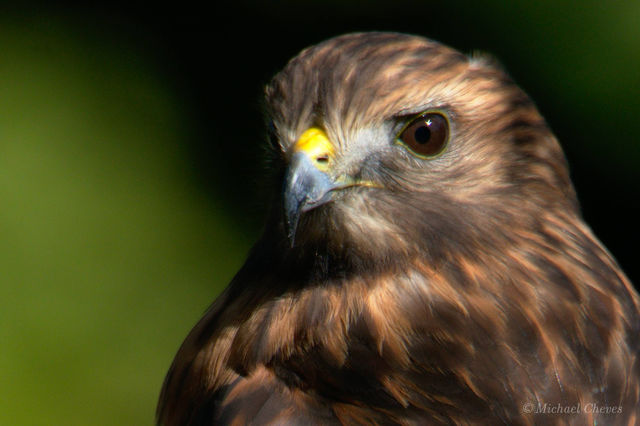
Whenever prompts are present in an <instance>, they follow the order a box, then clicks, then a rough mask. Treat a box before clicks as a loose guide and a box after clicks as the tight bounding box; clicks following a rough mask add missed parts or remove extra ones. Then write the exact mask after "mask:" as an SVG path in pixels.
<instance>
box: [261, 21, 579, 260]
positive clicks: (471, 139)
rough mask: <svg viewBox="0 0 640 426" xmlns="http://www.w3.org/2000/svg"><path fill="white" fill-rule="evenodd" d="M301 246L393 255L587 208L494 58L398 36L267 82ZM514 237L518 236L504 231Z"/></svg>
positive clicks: (291, 227)
mask: <svg viewBox="0 0 640 426" xmlns="http://www.w3.org/2000/svg"><path fill="white" fill-rule="evenodd" d="M266 98H267V108H268V114H269V117H270V119H271V130H272V133H273V135H272V136H273V137H272V138H271V139H272V141H273V148H274V151H275V152H276V157H277V160H276V161H279V162H280V163H281V165H282V167H283V170H285V171H284V173H282V176H283V182H282V183H281V184H280V185H281V186H279V188H282V190H281V193H280V194H281V195H280V199H279V201H278V203H277V206H278V208H277V209H276V211H277V212H278V213H277V214H275V215H274V218H276V219H274V220H277V221H280V222H281V225H282V226H280V229H281V230H282V233H283V235H284V236H285V238H286V240H287V241H288V242H289V244H290V247H291V248H292V250H305V248H312V249H313V251H315V252H317V251H318V250H319V248H321V249H322V250H324V251H328V252H330V253H334V254H335V253H342V254H343V255H345V253H348V256H356V257H358V256H359V257H361V258H366V259H370V260H373V261H374V262H379V261H384V260H386V259H388V258H389V256H390V253H393V254H394V256H395V257H396V258H397V257H398V253H403V254H405V255H406V256H405V257H406V258H410V257H411V256H412V255H413V254H416V253H420V254H421V255H422V256H427V257H430V258H432V259H433V260H434V261H435V260H436V258H438V257H442V256H443V255H446V252H447V247H452V246H455V247H456V248H457V249H460V248H462V249H464V247H466V246H468V245H469V244H472V245H475V246H477V245H479V244H484V243H486V244H489V243H490V241H483V239H487V238H491V236H492V235H495V234H496V231H495V230H496V229H497V228H502V229H508V226H507V227H505V224H510V225H512V226H534V225H533V224H532V223H530V222H531V221H532V219H535V216H536V213H535V212H537V211H540V210H541V209H548V210H552V209H554V208H562V209H564V210H567V209H574V210H575V209H577V203H576V200H575V195H574V191H573V188H572V185H571V182H570V180H569V175H568V170H567V166H566V162H565V159H564V155H563V153H562V150H561V148H560V146H559V145H558V143H557V141H556V139H555V138H554V136H553V135H552V133H551V132H550V131H549V129H548V128H547V126H546V124H545V122H544V120H543V118H542V117H541V115H540V114H539V113H538V111H537V109H536V108H535V106H534V104H533V103H532V102H531V101H530V100H529V98H528V97H527V96H526V95H525V94H524V92H523V91H522V90H521V89H520V88H518V87H517V86H516V85H515V84H514V83H513V82H512V81H511V79H510V78H509V77H507V75H506V74H505V73H504V72H503V71H502V70H501V69H500V67H498V66H496V64H495V63H493V61H491V60H488V59H487V58H484V57H468V56H465V55H463V54H461V53H459V52H457V51H455V50H453V49H451V48H448V47H446V46H443V45H441V44H439V43H436V42H433V41H430V40H427V39H424V38H421V37H416V36H409V35H404V34H395V33H360V34H349V35H345V36H341V37H337V38H334V39H331V40H328V41H326V42H323V43H321V44H319V45H316V46H313V47H311V48H308V49H306V50H304V51H302V52H301V53H300V54H299V55H298V56H297V57H295V58H294V59H292V60H291V61H290V62H289V63H288V64H287V66H286V67H285V68H284V69H283V70H282V71H281V72H280V73H279V74H277V75H276V76H275V77H274V78H273V80H272V82H271V83H270V84H269V85H268V86H267V88H266ZM505 237H508V236H505Z"/></svg>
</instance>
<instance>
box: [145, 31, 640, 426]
mask: <svg viewBox="0 0 640 426" xmlns="http://www.w3.org/2000/svg"><path fill="white" fill-rule="evenodd" d="M266 101H267V102H266V103H267V112H268V117H269V118H270V125H269V128H270V135H271V137H270V141H271V142H270V147H271V151H272V157H273V158H272V162H273V164H274V167H273V169H274V176H275V180H276V184H275V185H273V201H274V202H273V204H272V207H271V209H270V212H269V215H268V219H267V223H266V227H265V229H264V233H263V234H262V236H261V238H260V239H259V241H258V242H257V243H256V244H255V246H254V247H253V249H252V250H251V252H250V254H249V256H248V259H247V260H246V263H245V264H244V266H243V267H242V268H241V269H240V271H239V272H238V273H237V275H236V276H235V277H234V279H233V280H232V282H231V283H230V285H229V286H228V287H227V289H226V290H225V291H224V292H223V293H222V294H221V295H220V296H219V297H218V299H217V300H216V301H215V302H214V303H213V305H212V306H211V307H210V308H209V310H208V311H207V312H206V314H205V315H204V317H203V318H202V319H201V320H200V322H199V323H198V324H197V325H196V326H195V328H194V329H193V330H192V331H191V333H190V334H189V336H188V337H187V338H186V340H185V341H184V343H183V344H182V347H181V348H180V350H179V352H178V354H177V355H176V357H175V360H174V362H173V365H172V366H171V368H170V370H169V372H168V374H167V377H166V379H165V383H164V387H163V389H162V393H161V396H160V402H159V407H158V412H157V416H158V422H159V424H162V425H166V426H173V425H212V424H216V425H242V424H254V425H258V424H274V425H275V424H278V425H281V424H292V425H310V424H328V425H329V424H343V425H351V424H378V425H394V424H396V425H418V424H421V425H422V424H428V425H439V424H490V425H496V424H509V425H511V424H518V425H533V424H543V423H544V424H574V425H587V424H589V425H603V424H606V425H632V424H636V422H638V421H640V420H639V419H640V408H639V401H640V388H639V384H640V364H639V362H638V354H639V353H640V346H639V344H640V341H639V338H640V333H639V332H640V316H639V307H640V299H639V297H638V294H637V293H636V292H635V290H634V289H633V286H632V284H631V283H630V282H629V280H628V279H627V278H626V277H625V275H624V273H623V272H622V271H621V269H620V268H619V266H618V265H617V264H616V261H615V260H614V259H613V257H612V256H611V255H610V254H609V252H608V251H607V249H606V248H605V247H604V246H603V245H602V244H601V243H600V242H599V241H598V239H597V238H596V237H595V236H594V235H593V233H592V231H591V230H590V229H589V227H588V226H587V225H586V224H585V222H584V221H583V219H582V216H581V213H580V208H579V204H578V201H577V199H576V194H575V192H574V188H573V186H572V183H571V181H570V178H569V172H568V168H567V164H566V160H565V157H564V154H563V152H562V150H561V148H560V145H559V144H558V141H557V140H556V138H555V137H554V135H553V133H552V132H551V131H550V130H549V128H548V127H547V125H546V124H545V121H544V119H543V118H542V117H541V115H540V113H539V112H538V111H537V109H536V107H535V105H534V104H533V102H532V101H531V100H530V99H529V97H527V95H526V94H525V93H524V92H523V91H522V90H521V89H520V88H519V87H518V86H517V85H516V84H515V83H514V82H513V81H512V80H511V79H510V78H509V77H508V76H507V75H506V74H505V73H504V72H503V71H502V70H501V69H499V67H497V66H496V65H495V64H494V63H493V61H490V60H487V59H485V58H482V57H467V56H465V55H463V54H461V53H459V52H457V51H455V50H453V49H451V48H448V47H446V46H443V45H442V44H439V43H437V42H434V41H431V40H427V39H424V38H421V37H417V36H410V35H403V34H395V33H359V34H349V35H344V36H340V37H337V38H333V39H330V40H328V41H325V42H323V43H320V44H318V45H316V46H313V47H310V48H307V49H306V50H303V51H302V52H301V53H300V54H299V55H298V56H297V57H295V58H294V59H292V60H291V61H290V62H289V63H288V64H287V65H286V67H285V68H284V69H283V70H282V71H281V72H280V73H278V74H277V75H276V76H275V77H274V78H273V80H272V81H271V83H270V84H269V85H268V86H267V88H266Z"/></svg>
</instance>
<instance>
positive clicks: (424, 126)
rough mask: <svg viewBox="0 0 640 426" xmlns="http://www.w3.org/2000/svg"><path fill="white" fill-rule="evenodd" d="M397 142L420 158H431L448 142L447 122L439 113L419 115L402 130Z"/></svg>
mask: <svg viewBox="0 0 640 426" xmlns="http://www.w3.org/2000/svg"><path fill="white" fill-rule="evenodd" d="M398 141H399V142H400V143H402V144H403V145H405V146H406V147H407V148H409V150H410V151H411V153H412V154H415V155H416V156H418V157H420V158H433V157H435V156H436V155H438V154H440V153H441V152H442V151H443V150H444V148H445V146H446V145H447V142H448V141H449V122H448V121H447V119H446V118H445V117H444V116H443V115H442V114H440V113H435V112H427V113H423V114H420V115H419V116H418V117H417V118H415V119H414V120H413V121H411V122H410V123H409V124H407V125H406V126H405V127H404V128H403V129H402V131H401V132H400V133H399V135H398Z"/></svg>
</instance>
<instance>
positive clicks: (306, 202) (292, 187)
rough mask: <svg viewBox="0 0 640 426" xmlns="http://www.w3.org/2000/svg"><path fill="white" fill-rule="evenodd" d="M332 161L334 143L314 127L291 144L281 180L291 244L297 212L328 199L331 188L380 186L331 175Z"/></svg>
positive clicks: (296, 221)
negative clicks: (285, 172) (286, 165)
mask: <svg viewBox="0 0 640 426" xmlns="http://www.w3.org/2000/svg"><path fill="white" fill-rule="evenodd" d="M334 161H335V148H334V145H333V144H332V143H331V142H330V141H329V138H328V137H327V135H326V134H325V133H324V132H323V131H322V130H320V129H318V128H316V127H312V128H310V129H308V130H307V131H305V132H304V133H303V134H302V136H300V138H299V139H298V141H297V142H296V143H295V145H294V146H293V148H292V156H291V163H290V164H289V169H288V170H287V174H286V177H285V182H284V213H285V220H286V228H287V236H288V237H289V242H290V243H291V247H293V245H294V242H295V237H296V230H297V228H298V222H299V220H300V216H301V215H302V214H303V213H304V212H307V211H309V210H312V209H315V208H316V207H319V206H321V205H323V204H326V203H328V202H329V201H331V200H332V198H333V193H334V192H335V191H337V190H342V189H345V188H350V187H353V186H364V187H370V188H382V187H381V186H380V185H379V184H377V183H375V182H371V181H368V180H362V179H354V178H352V177H351V176H339V177H334V176H333V173H331V172H332V171H333V169H334Z"/></svg>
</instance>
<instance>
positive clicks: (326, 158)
mask: <svg viewBox="0 0 640 426" xmlns="http://www.w3.org/2000/svg"><path fill="white" fill-rule="evenodd" d="M316 162H318V163H320V164H328V163H329V154H322V155H319V156H317V157H316Z"/></svg>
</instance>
